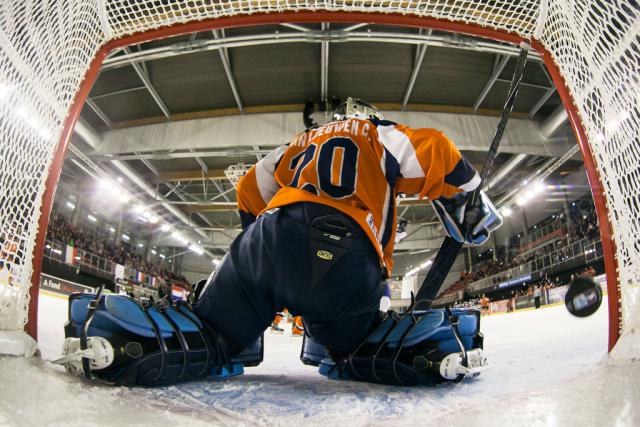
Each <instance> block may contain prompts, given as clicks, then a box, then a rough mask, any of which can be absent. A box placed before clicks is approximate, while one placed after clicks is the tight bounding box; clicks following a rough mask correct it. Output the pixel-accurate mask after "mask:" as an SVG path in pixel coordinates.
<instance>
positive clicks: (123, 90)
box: [91, 86, 147, 101]
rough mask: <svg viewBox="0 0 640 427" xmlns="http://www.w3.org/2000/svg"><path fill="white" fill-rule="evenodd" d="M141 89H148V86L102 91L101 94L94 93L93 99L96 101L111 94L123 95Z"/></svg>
mask: <svg viewBox="0 0 640 427" xmlns="http://www.w3.org/2000/svg"><path fill="white" fill-rule="evenodd" d="M139 90H147V87H146V86H136V87H132V88H129V89H121V90H114V91H113V92H107V93H101V94H100V95H92V96H91V99H92V100H94V101H95V100H96V99H102V98H108V97H110V96H117V95H123V94H125V93H129V92H136V91H139Z"/></svg>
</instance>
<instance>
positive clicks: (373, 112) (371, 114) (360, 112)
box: [333, 97, 384, 120]
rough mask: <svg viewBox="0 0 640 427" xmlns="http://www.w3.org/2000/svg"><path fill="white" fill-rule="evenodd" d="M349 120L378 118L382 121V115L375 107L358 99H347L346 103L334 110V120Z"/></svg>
mask: <svg viewBox="0 0 640 427" xmlns="http://www.w3.org/2000/svg"><path fill="white" fill-rule="evenodd" d="M349 118H356V119H371V118H376V119H380V120H382V119H383V118H384V117H382V113H381V112H380V110H378V109H377V108H376V107H375V106H373V105H371V104H369V103H368V102H367V101H363V100H362V99H358V98H351V97H349V98H347V100H346V101H345V102H343V103H342V104H340V105H338V106H337V107H336V109H335V110H333V119H334V120H344V119H349Z"/></svg>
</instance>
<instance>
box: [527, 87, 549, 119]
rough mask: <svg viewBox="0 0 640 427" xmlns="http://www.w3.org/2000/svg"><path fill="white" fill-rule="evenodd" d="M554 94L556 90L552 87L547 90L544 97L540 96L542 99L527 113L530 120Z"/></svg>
mask: <svg viewBox="0 0 640 427" xmlns="http://www.w3.org/2000/svg"><path fill="white" fill-rule="evenodd" d="M555 92H556V88H555V86H554V87H552V88H551V89H549V90H547V91H546V92H545V94H544V95H542V97H541V98H540V99H539V100H538V102H536V105H534V106H533V108H531V111H529V118H530V119H533V116H535V115H536V113H537V112H538V110H540V109H541V108H542V106H543V105H544V104H546V103H547V101H548V100H549V98H551V95H553V94H554V93H555Z"/></svg>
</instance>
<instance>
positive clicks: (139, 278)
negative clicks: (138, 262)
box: [136, 271, 144, 283]
mask: <svg viewBox="0 0 640 427" xmlns="http://www.w3.org/2000/svg"><path fill="white" fill-rule="evenodd" d="M136 282H138V283H144V273H142V272H141V271H137V272H136Z"/></svg>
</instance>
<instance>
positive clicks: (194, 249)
mask: <svg viewBox="0 0 640 427" xmlns="http://www.w3.org/2000/svg"><path fill="white" fill-rule="evenodd" d="M189 250H190V251H192V252H195V253H197V254H198V255H202V254H204V249H202V248H201V247H200V246H198V245H196V244H191V245H189Z"/></svg>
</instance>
